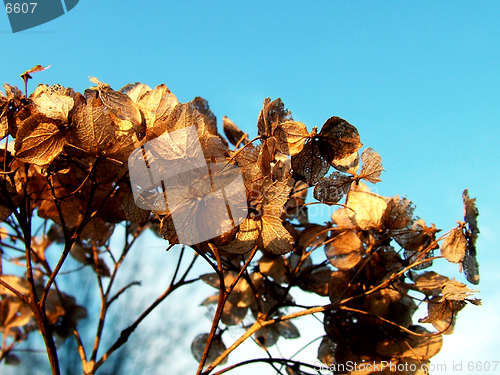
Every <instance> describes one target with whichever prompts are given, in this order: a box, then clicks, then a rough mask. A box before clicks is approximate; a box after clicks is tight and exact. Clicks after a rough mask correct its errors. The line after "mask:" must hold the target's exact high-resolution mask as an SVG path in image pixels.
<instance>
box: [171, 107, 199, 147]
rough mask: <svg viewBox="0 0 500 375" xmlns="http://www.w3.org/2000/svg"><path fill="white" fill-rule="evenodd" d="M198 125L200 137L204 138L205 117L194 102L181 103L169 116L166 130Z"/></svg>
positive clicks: (197, 129)
mask: <svg viewBox="0 0 500 375" xmlns="http://www.w3.org/2000/svg"><path fill="white" fill-rule="evenodd" d="M190 126H195V127H196V132H197V134H198V138H199V139H202V138H203V135H204V133H205V131H206V128H205V122H204V121H203V117H202V116H201V114H200V113H199V112H198V110H197V109H196V107H195V106H194V105H193V104H192V103H182V104H181V103H179V104H177V105H176V106H175V108H174V109H173V110H172V112H170V115H169V116H168V118H167V123H166V130H167V131H168V132H169V133H170V132H173V131H176V130H180V129H184V128H188V127H190Z"/></svg>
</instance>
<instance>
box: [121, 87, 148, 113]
mask: <svg viewBox="0 0 500 375" xmlns="http://www.w3.org/2000/svg"><path fill="white" fill-rule="evenodd" d="M149 91H151V87H149V86H148V85H145V84H144V83H140V82H136V83H134V84H132V83H129V84H127V85H125V86H123V87H122V88H121V89H120V92H122V93H124V94H126V95H128V97H129V98H130V99H132V100H133V101H134V102H136V103H137V102H138V101H139V99H140V98H141V97H142V96H144V95H145V94H146V93H147V92H149ZM139 110H140V109H139Z"/></svg>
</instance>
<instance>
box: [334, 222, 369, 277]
mask: <svg viewBox="0 0 500 375" xmlns="http://www.w3.org/2000/svg"><path fill="white" fill-rule="evenodd" d="M363 252H364V251H363V244H362V242H361V240H360V239H359V237H358V236H357V235H356V233H355V232H354V231H352V230H351V231H348V232H345V233H342V234H340V235H339V236H337V237H336V238H335V240H333V241H332V242H328V243H327V244H326V245H325V254H326V257H327V259H328V260H329V261H330V263H331V264H332V266H334V267H335V268H337V269H340V270H348V269H351V268H353V267H354V266H355V265H356V264H358V262H359V261H360V260H361V258H362V255H363Z"/></svg>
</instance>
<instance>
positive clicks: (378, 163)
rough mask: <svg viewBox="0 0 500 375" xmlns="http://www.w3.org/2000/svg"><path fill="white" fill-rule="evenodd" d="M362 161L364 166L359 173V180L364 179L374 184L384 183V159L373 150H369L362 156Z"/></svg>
mask: <svg viewBox="0 0 500 375" xmlns="http://www.w3.org/2000/svg"><path fill="white" fill-rule="evenodd" d="M361 160H362V162H363V166H362V167H361V172H360V173H359V178H362V179H364V180H366V181H368V182H371V183H372V184H376V183H377V182H380V181H382V180H381V179H380V174H381V173H382V171H383V170H384V167H383V166H382V158H381V157H380V155H379V154H378V153H377V151H375V150H374V149H372V148H367V149H366V150H365V151H363V153H362V154H361Z"/></svg>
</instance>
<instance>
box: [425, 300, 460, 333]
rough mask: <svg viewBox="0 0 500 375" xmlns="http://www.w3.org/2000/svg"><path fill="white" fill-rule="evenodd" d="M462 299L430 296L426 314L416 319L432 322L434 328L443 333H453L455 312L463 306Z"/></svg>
mask: <svg viewBox="0 0 500 375" xmlns="http://www.w3.org/2000/svg"><path fill="white" fill-rule="evenodd" d="M465 304H466V303H465V302H464V301H448V300H442V299H441V298H440V297H437V296H436V297H432V298H431V299H430V300H429V302H428V304H427V316H426V317H425V318H421V319H419V320H418V322H419V323H432V325H433V326H434V328H436V329H437V330H438V331H439V332H443V331H444V332H443V334H445V335H449V334H452V333H453V328H454V326H455V322H456V317H457V313H458V312H459V311H460V310H461V309H463V308H464V307H465Z"/></svg>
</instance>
